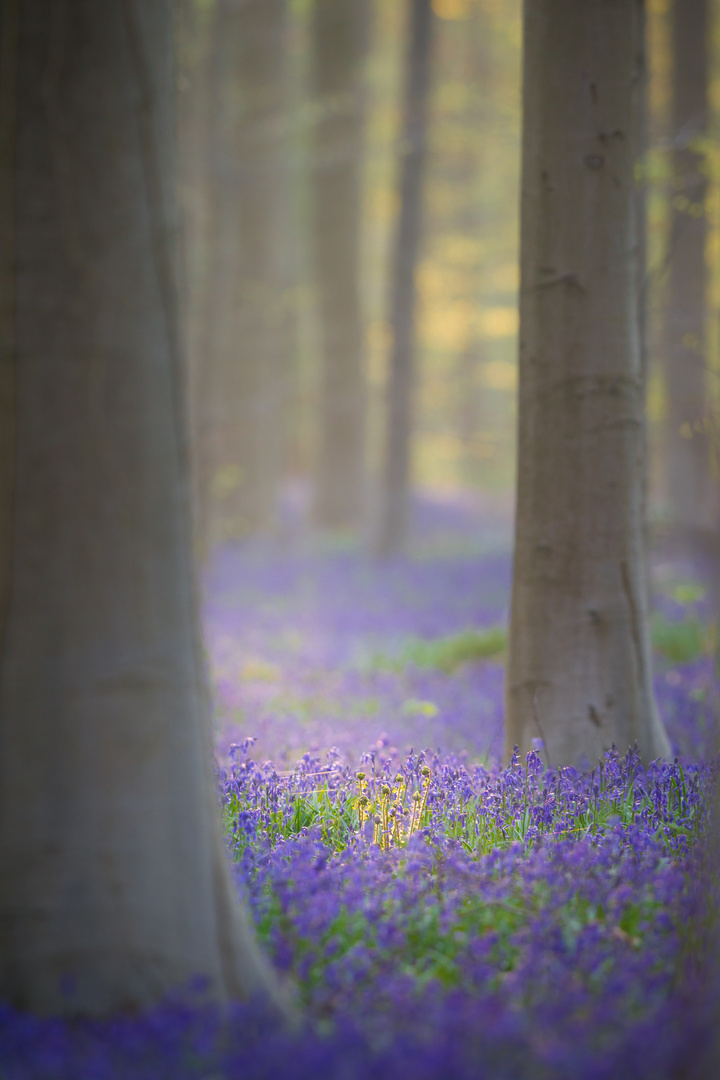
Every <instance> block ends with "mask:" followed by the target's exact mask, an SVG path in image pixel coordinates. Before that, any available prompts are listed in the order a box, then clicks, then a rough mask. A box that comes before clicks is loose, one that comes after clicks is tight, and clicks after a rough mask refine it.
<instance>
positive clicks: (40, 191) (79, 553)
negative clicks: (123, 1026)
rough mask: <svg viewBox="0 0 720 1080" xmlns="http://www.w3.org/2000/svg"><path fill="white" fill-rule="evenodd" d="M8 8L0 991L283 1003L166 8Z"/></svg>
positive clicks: (132, 1003) (83, 1008) (113, 1001)
mask: <svg viewBox="0 0 720 1080" xmlns="http://www.w3.org/2000/svg"><path fill="white" fill-rule="evenodd" d="M13 9H14V10H15V12H16V13H17V14H18V15H19V25H18V27H17V36H16V39H15V41H14V43H13V48H12V49H11V50H9V46H8V43H7V41H6V40H4V43H3V63H5V62H6V56H7V52H8V51H10V52H12V53H13V55H14V61H15V62H16V65H17V111H16V116H15V118H14V126H15V129H16V138H15V139H14V140H13V145H14V177H13V198H14V207H13V213H12V223H13V228H14V241H15V242H14V284H15V297H14V312H13V316H14V327H15V344H14V350H13V358H14V368H15V371H14V376H15V386H14V390H13V393H12V395H11V396H7V395H6V396H4V397H3V402H2V406H3V415H2V418H1V419H2V422H3V425H4V424H5V423H6V422H7V419H8V413H12V414H13V415H14V418H15V440H14V455H13V456H14V460H13V461H12V463H11V478H10V482H11V487H12V503H11V508H10V509H11V514H10V517H11V521H10V525H11V531H10V550H9V552H8V565H7V573H8V580H9V599H8V605H7V611H6V614H5V618H4V625H3V627H2V631H3V637H2V655H1V657H0V994H1V995H2V997H4V998H6V999H10V1000H11V1001H13V1002H14V1003H15V1004H16V1005H18V1006H21V1007H24V1008H28V1009H31V1010H33V1011H36V1012H59V1013H78V1012H86V1013H102V1012H109V1011H112V1010H116V1009H121V1008H129V1007H142V1006H145V1005H149V1004H151V1003H153V1002H156V1001H157V1000H158V999H160V998H161V997H162V996H163V995H165V994H166V993H167V992H168V991H169V990H170V989H171V988H178V987H180V986H182V985H183V984H185V983H187V982H188V981H189V980H190V979H192V978H193V977H195V976H202V977H204V978H205V979H206V980H207V982H208V986H209V990H210V992H211V994H212V995H213V996H215V997H216V998H224V997H227V996H229V995H233V996H235V995H239V996H246V995H249V994H253V993H266V994H268V995H271V996H272V995H274V993H275V990H274V985H273V982H272V979H271V977H270V974H269V971H268V969H267V968H266V966H265V963H264V962H263V960H262V958H261V956H260V954H259V952H258V950H257V947H256V945H255V942H254V937H253V935H252V933H251V931H250V929H249V925H248V921H247V916H246V915H245V913H244V911H242V910H241V909H240V908H239V907H238V905H237V902H236V899H235V897H234V895H233V888H232V885H231V882H230V877H229V872H228V868H227V863H226V856H225V851H224V846H223V841H222V838H221V831H220V827H219V820H218V813H217V807H216V804H215V797H214V792H213V778H212V772H211V767H210V745H209V725H208V723H207V713H206V709H205V700H206V695H205V694H204V686H203V675H202V663H201V659H200V656H201V654H200V646H199V632H198V621H197V614H196V605H195V598H194V594H193V588H192V579H193V567H192V561H191V540H190V515H189V491H188V470H187V462H186V458H187V449H186V445H185V418H184V403H183V372H182V365H181V357H180V343H179V335H178V316H177V310H176V299H175V253H174V250H173V248H174V241H173V236H174V232H175V211H174V197H173V175H174V160H173V158H174V148H173V139H174V130H173V129H174V116H173V66H172V44H173V39H172V7H171V3H170V0H144V2H143V3H142V4H140V3H138V2H137V0H103V3H97V2H96V0H74V2H73V3H69V2H67V0H22V3H19V4H18V5H17V7H15V5H13V4H12V3H9V2H8V0H3V3H2V6H1V8H0V16H1V17H2V32H3V38H4V39H5V34H6V33H7V32H8V27H9V26H10V25H11V19H12V14H13ZM1 107H2V109H3V110H5V109H6V108H8V107H9V105H8V102H7V100H3V101H2V104H1ZM3 190H7V189H6V188H4V189H3ZM6 465H7V462H6V461H3V467H6Z"/></svg>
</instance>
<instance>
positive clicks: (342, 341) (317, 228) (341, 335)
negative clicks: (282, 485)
mask: <svg viewBox="0 0 720 1080" xmlns="http://www.w3.org/2000/svg"><path fill="white" fill-rule="evenodd" d="M367 21H368V4H367V0H314V7H313V17H312V39H313V40H312V52H313V55H312V71H311V91H312V95H313V104H314V109H315V113H316V122H315V147H314V153H315V158H314V193H313V194H314V197H313V233H314V248H315V266H316V281H317V290H318V304H319V312H320V324H321V342H322V375H321V392H320V393H321V401H320V446H319V457H318V463H317V475H316V493H315V518H316V520H317V522H318V524H319V525H321V526H324V527H327V528H347V527H352V526H356V525H358V523H359V522H360V519H361V516H362V511H363V489H364V473H365V375H364V364H363V353H364V348H363V320H362V315H361V306H360V288H359V269H360V220H361V211H362V135H363V113H364V101H363V97H364V95H363V78H362V76H363V61H364V59H365V54H366V43H367Z"/></svg>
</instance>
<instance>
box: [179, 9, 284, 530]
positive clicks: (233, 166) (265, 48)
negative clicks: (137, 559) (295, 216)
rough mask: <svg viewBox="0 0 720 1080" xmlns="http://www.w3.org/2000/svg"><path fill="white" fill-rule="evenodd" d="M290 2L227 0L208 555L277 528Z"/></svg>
mask: <svg viewBox="0 0 720 1080" xmlns="http://www.w3.org/2000/svg"><path fill="white" fill-rule="evenodd" d="M285 21H286V3H285V0H220V2H219V4H218V7H217V11H216V14H215V26H214V33H213V42H212V49H211V58H210V60H211V63H210V75H209V77H210V80H211V102H212V104H211V110H210V123H209V128H210V133H209V139H208V142H207V144H206V151H207V159H208V163H207V170H208V203H209V211H208V228H209V238H208V245H207V256H208V263H209V264H208V267H207V271H206V278H205V288H204V292H205V305H204V306H205V311H204V328H205V333H204V338H203V341H202V350H201V355H200V356H198V357H196V358H195V366H196V367H198V368H199V377H198V378H197V379H196V380H195V384H196V394H197V395H198V398H199V403H198V408H197V412H198V416H199V430H198V448H199V470H198V471H199V486H200V506H201V514H202V522H201V526H204V535H205V542H204V544H203V547H204V549H205V551H207V550H208V549H209V548H211V547H212V546H213V544H215V543H218V542H221V541H223V540H226V539H228V538H234V537H241V536H245V535H248V534H252V533H258V532H264V531H267V530H269V529H270V528H272V526H273V525H274V519H275V508H276V502H277V495H278V488H279V484H280V474H281V469H282V464H283V450H284V417H285V398H286V391H287V378H288V369H289V362H288V361H289V356H288V354H289V352H290V349H291V343H290V330H289V327H290V320H289V317H288V267H289V257H288V249H289V236H288V233H289V227H288V226H289V223H288V206H289V202H288V198H287V176H286V168H287V160H286V159H287V154H286V142H287V131H286V125H285V115H284V112H285V104H286V103H285V100H284V91H285V58H286V53H287V49H286V42H285V34H286V25H285Z"/></svg>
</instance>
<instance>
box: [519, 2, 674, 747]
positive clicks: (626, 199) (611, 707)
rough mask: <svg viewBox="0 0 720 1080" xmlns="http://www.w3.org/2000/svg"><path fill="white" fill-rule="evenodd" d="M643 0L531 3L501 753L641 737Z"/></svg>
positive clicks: (647, 707)
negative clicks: (536, 745)
mask: <svg viewBox="0 0 720 1080" xmlns="http://www.w3.org/2000/svg"><path fill="white" fill-rule="evenodd" d="M640 15H641V12H640V8H639V5H638V4H637V3H636V0H615V2H613V3H607V2H606V0H583V3H581V4H579V3H577V2H576V0H526V3H525V31H524V48H525V56H524V90H523V163H522V205H521V289H520V292H521V296H520V400H519V437H518V490H517V515H516V533H515V556H514V579H513V592H512V611H511V625H510V641H509V658H508V673H507V729H506V730H507V750H508V753H510V751H511V750H512V747H513V745H514V744H517V745H518V746H519V747H520V749H521V751H526V750H528V749H530V747H531V745H532V740H533V739H534V738H538V739H541V740H542V741H543V742H544V744H545V748H546V756H547V758H548V759H549V761H550V762H551V763H552V764H553V765H564V764H568V763H577V762H578V761H581V760H583V759H586V760H587V761H589V762H591V763H592V762H594V761H595V760H596V759H597V758H598V757H599V756H600V755H601V754H602V753H603V751H604V750H605V749H606V748H607V747H609V746H610V745H611V744H612V743H615V744H617V746H618V747H619V748H620V749H621V750H624V749H625V748H626V747H627V746H628V745H629V744H632V743H634V742H635V741H636V740H637V743H638V746H639V749H640V751H641V753H642V755H643V757H644V758H645V759H649V758H654V757H657V756H658V755H666V754H667V753H668V752H669V743H668V740H667V736H666V734H665V732H664V729H663V727H662V724H661V721H660V719H659V716H658V713H657V709H656V706H655V702H654V698H653V692H652V678H651V675H652V673H651V658H650V649H649V641H648V632H647V617H646V595H645V594H646V589H645V570H644V551H643V529H642V501H643V500H642V489H643V477H642V462H643V397H644V388H643V382H642V365H641V355H640V341H639V319H638V301H637V286H638V275H637V242H638V237H637V229H636V220H635V217H636V208H637V201H636V196H635V182H634V170H635V163H636V159H637V151H638V126H639V125H638V119H639V110H638V101H637V94H638V88H639V74H640V73H639V71H638V55H639V53H640V52H641V50H640V48H639V46H640V42H639V33H640V26H641V19H640Z"/></svg>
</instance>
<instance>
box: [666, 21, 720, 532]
mask: <svg viewBox="0 0 720 1080" xmlns="http://www.w3.org/2000/svg"><path fill="white" fill-rule="evenodd" d="M708 32H709V28H708V6H707V0H681V2H677V0H676V3H675V4H674V5H673V45H674V60H675V78H674V93H673V113H674V115H673V128H674V143H675V148H674V154H673V157H674V162H673V171H674V185H673V188H674V192H673V198H672V206H673V210H672V215H673V217H672V232H671V239H670V288H669V297H668V313H667V323H666V333H667V351H666V368H665V379H666V390H667V405H668V409H667V421H666V432H665V436H666V445H665V462H666V483H667V491H666V493H667V498H668V504H669V505H668V509H669V514H670V520H671V525H672V526H673V528H674V531H676V532H678V533H679V534H681V535H684V536H685V537H687V538H688V539H690V540H692V539H694V538H699V537H701V536H702V534H703V533H705V532H708V531H712V532H717V530H718V528H720V507H719V506H718V489H717V483H716V481H715V480H714V478H713V476H712V470H711V457H710V454H711V447H710V438H711V428H710V425H709V424H708V423H707V421H708V419H709V416H708V410H709V394H708V389H707V385H706V381H707V377H706V367H707V365H706V359H705V315H706V305H705V289H706V268H705V243H706V240H707V217H706V213H705V200H706V195H707V186H708V181H707V154H706V150H705V148H704V147H703V145H702V139H703V137H706V136H707V133H708V45H707V41H708V37H707V35H708Z"/></svg>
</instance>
